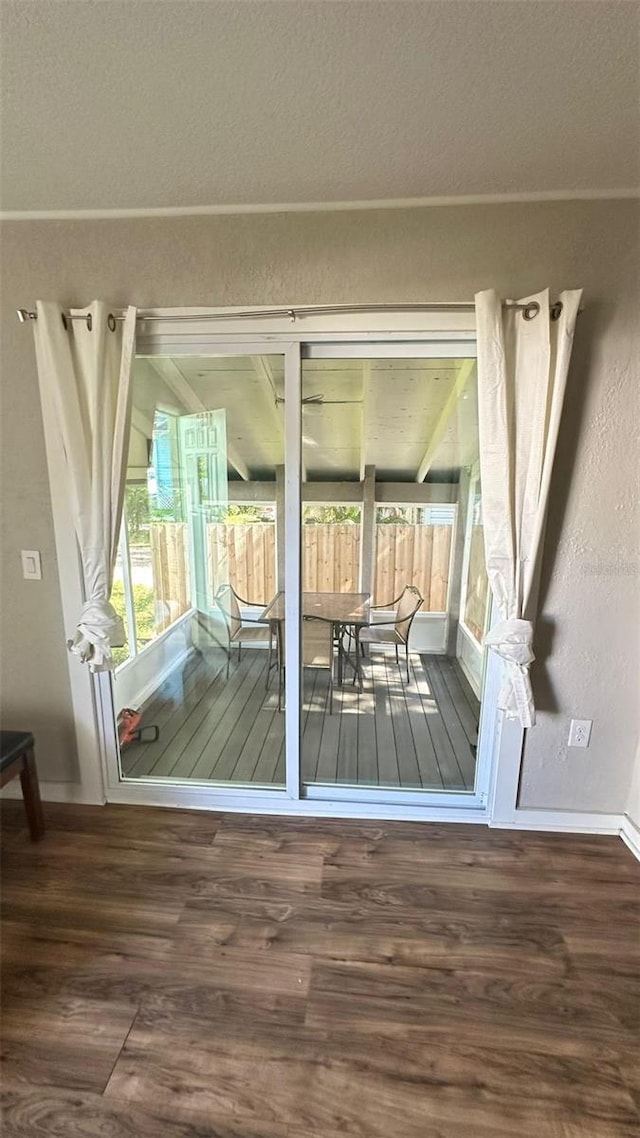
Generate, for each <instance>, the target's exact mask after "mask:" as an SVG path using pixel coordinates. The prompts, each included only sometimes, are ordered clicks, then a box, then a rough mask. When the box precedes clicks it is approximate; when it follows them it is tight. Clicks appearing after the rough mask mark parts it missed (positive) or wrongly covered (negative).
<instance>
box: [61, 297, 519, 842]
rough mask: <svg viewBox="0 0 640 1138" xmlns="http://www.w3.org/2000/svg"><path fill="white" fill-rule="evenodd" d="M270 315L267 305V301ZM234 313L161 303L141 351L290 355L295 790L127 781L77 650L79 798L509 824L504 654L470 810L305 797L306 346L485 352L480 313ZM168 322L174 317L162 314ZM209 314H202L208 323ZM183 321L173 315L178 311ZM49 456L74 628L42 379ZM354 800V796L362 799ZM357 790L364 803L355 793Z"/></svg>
mask: <svg viewBox="0 0 640 1138" xmlns="http://www.w3.org/2000/svg"><path fill="white" fill-rule="evenodd" d="M260 311H262V312H264V311H265V310H264V309H261V310H260ZM233 312H234V310H232V309H226V310H221V309H201V310H199V312H198V314H197V315H193V316H192V313H193V310H189V320H188V321H186V322H184V323H182V322H181V323H180V324H176V323H175V322H174V321H175V318H176V316H186V312H185V311H184V310H180V309H162V310H161V309H158V310H156V311H155V313H154V315H155V316H156V317H157V318H158V319H157V321H154V322H153V323H152V322H147V323H144V322H141V326H140V328H139V332H138V336H137V345H136V348H137V353H138V354H139V355H145V354H165V355H166V354H173V355H185V354H189V355H193V354H202V355H212V354H215V352H216V349H217V350H218V351H219V352H220V353H221V354H224V355H227V354H236V355H238V354H242V355H251V354H256V353H260V354H267V353H273V354H283V355H284V356H285V376H286V385H287V389H286V395H288V398H285V446H286V448H287V454H286V458H287V462H286V467H287V470H288V473H287V474H286V475H285V516H286V523H287V524H288V526H289V540H288V542H287V543H286V544H287V547H286V548H285V584H286V591H287V596H288V602H287V603H288V605H290V606H291V612H290V613H288V616H289V617H290V619H288V620H287V622H286V636H287V644H286V650H287V658H288V660H289V661H290V662H291V663H293V664H294V665H295V664H296V662H297V663H298V667H295V666H294V667H289V668H287V679H286V695H287V706H288V708H289V711H288V713H287V721H286V725H285V733H286V749H287V760H286V770H287V789H286V790H266V791H257V792H254V791H251V790H244V789H243V790H241V791H238V790H237V789H233V788H227V787H212V786H211V784H195V783H194V784H192V785H189V786H185V784H184V783H178V782H173V781H171V780H163V783H162V785H160V783H159V781H157V780H156V781H154V780H151V779H149V780H147V779H144V780H143V779H140V780H136V781H135V784H134V782H133V780H131V781H120V780H119V778H117V770H118V767H117V761H116V763H115V764H114V749H115V725H114V717H113V698H112V693H111V682H112V680H111V676H110V675H105V674H103V675H99V676H92V675H91V673H90V672H89V669H88V668H87V667H86V665H83V664H81V663H80V661H79V660H78V658H77V657H76V656H73V655H71V654H70V653H69V655H68V668H69V679H70V686H71V696H72V707H73V715H74V725H75V732H76V741H77V747H78V759H79V770H80V780H81V783H80V786H79V787H76V788H75V791H74V793H73V797H74V799H75V800H76V801H84V802H92V803H103V802H104V801H105V800H106V799H107V798H108V799H109V801H119V802H146V803H149V804H156V805H166V806H182V807H191V808H200V809H218V810H219V809H224V810H239V811H255V812H263V813H295V814H311V815H321V816H322V815H324V816H327V815H331V816H336V817H340V816H343V817H371V818H410V819H416V820H418V819H420V820H440V821H467V822H472V821H475V822H484V823H493V824H498V825H501V824H502V825H504V824H508V823H509V822H510V821H512V820H513V819H514V818H515V814H516V805H517V793H518V781H519V774H520V764H521V756H522V747H523V741H524V731H523V729H522V728H521V727H520V726H519V725H518V724H515V723H514V722H506V721H504V717H503V715H502V713H501V712H498V710H497V693H498V689H499V684H500V678H501V662H500V660H499V658H498V657H497V655H496V654H495V653H490V654H489V657H488V661H487V668H486V679H485V690H484V700H483V705H484V707H483V722H482V730H481V739H480V745H479V748H478V765H479V770H480V771H481V774H482V781H481V783H480V784H479V785H478V786H477V787H476V794H475V795H467V797H468V798H469V805H465V806H461V805H460V799H461V796H459V795H449V794H446V793H445V794H442V793H440V794H438V793H437V792H434V793H433V794H431V793H428V792H426V791H422V792H421V791H415V792H409V791H407V792H402V791H399V792H393V791H389V797H388V798H386V799H385V798H384V797H383V796H384V794H385V792H384V791H382V790H377V791H366V790H365V789H364V788H362V789H360V790H359V789H358V788H353V789H352V788H335V787H332V788H325V787H317V786H314V787H308V788H306V793H305V796H304V797H300V794H301V790H300V776H299V762H298V749H299V731H300V668H299V659H300V640H299V636H300V633H299V620H298V619H296V618H298V617H299V589H300V543H299V531H300V524H301V519H300V496H301V461H300V460H301V455H300V448H301V441H300V382H301V380H300V345H301V344H303V343H304V344H308V345H314V348H313V351H314V354H315V353H317V354H321V353H324V354H330V353H332V352H333V354H335V352H336V350H338V349H339V351H340V354H341V355H343V356H347V355H358V354H360V355H361V354H362V351H363V349H362V345H363V344H365V343H372V342H375V343H376V344H377V345H378V346H377V348H376V354H380V355H382V354H387V355H389V356H395V357H398V356H403V355H404V356H412V355H415V354H418V353H417V349H419V354H420V355H423V356H427V355H429V354H430V355H433V356H443V355H447V356H453V355H458V356H462V355H469V354H475V319H474V314H473V313H466V312H465V313H461V312H451V313H443V312H439V313H415V312H403V311H402V309H399V310H398V311H397V312H389V313H386V312H385V313H372V314H370V315H368V314H366V313H357V314H355V313H354V314H332V315H318V316H310V317H303V318H296V319H295V320H291V319H286V318H282V317H274V318H268V317H264V316H262V317H257V318H256V319H255V320H250V321H249V320H243V321H242V323H240V322H239V321H238V320H237V319H234V318H233ZM214 313H215V314H217V315H220V316H221V317H222V316H225V315H228V316H229V320H228V321H225V320H224V319H220V320H217V321H216V322H215V323H212V322H209V321H208V320H207V319H206V318H207V316H208V315H210V314H214ZM163 316H166V317H168V318H169V319H168V320H167V321H166V322H164V321H163V320H162V317H163ZM198 316H202V319H199V318H198ZM171 318H173V320H172V319H171ZM40 393H41V403H42V411H43V421H44V429H45V442H46V451H47V463H48V468H49V479H50V487H51V499H52V508H53V519H54V528H55V539H56V550H57V556H58V570H59V576H60V591H61V598H62V611H63V618H64V621H65V627H66V628H67V629H72V628H74V627H75V624H76V620H77V615H78V612H79V609H80V606H81V604H82V600H83V581H82V571H81V565H80V559H79V555H78V551H77V545H76V540H75V530H74V524H73V516H72V513H71V508H70V502H69V499H68V497H67V495H66V494H65V492H64V455H63V452H62V447H61V443H60V440H59V437H58V432H57V429H56V425H55V417H54V410H53V407H52V405H51V399H50V395H49V393H48V392H47V390H46V386H45V385H43V384H42V383H41V386H40ZM352 796H353V797H352ZM356 798H357V801H356V800H355V799H356Z"/></svg>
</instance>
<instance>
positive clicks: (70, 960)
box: [2, 802, 640, 1138]
mask: <svg viewBox="0 0 640 1138" xmlns="http://www.w3.org/2000/svg"><path fill="white" fill-rule="evenodd" d="M2 813H3V827H2V846H3V850H2V854H3V896H2V917H3V936H2V970H3V1002H4V1008H3V1013H4V1014H3V1030H2V1037H3V1038H2V1045H3V1060H4V1062H3V1079H2V1108H3V1126H2V1134H3V1138H632V1136H636V1138H637V1136H638V1134H640V1115H639V1107H640V1079H639V1077H638V1070H639V1067H638V1050H637V1048H638V1026H639V1009H638V970H639V968H640V903H639V901H640V891H639V889H638V885H639V882H640V867H639V866H638V864H637V863H636V862H635V861H634V859H633V857H632V855H631V853H630V852H629V851H628V850H627V849H626V847H625V846H624V845H623V844H622V842H621V841H620V840H619V839H617V838H601V837H598V838H595V837H593V838H591V837H581V836H577V835H545V834H538V833H522V832H518V833H515V832H509V831H505V830H488V829H486V828H485V827H480V826H474V825H467V826H461V825H455V826H453V825H452V826H439V825H431V824H418V823H385V822H355V821H353V822H352V821H343V820H323V819H322V820H321V819H295V818H293V819H291V818H290V819H283V818H273V817H268V818H267V817H256V816H253V817H252V816H248V815H239V814H236V815H223V814H214V813H210V814H208V813H190V812H185V811H173V810H157V809H150V808H141V807H131V806H106V807H81V806H75V807H74V806H57V805H52V804H45V813H46V821H47V827H48V829H47V833H46V836H45V838H44V840H43V841H42V842H41V843H39V844H32V843H30V842H29V840H28V838H27V834H26V827H25V822H24V814H23V811H22V804H21V803H19V802H4V803H3V804H2Z"/></svg>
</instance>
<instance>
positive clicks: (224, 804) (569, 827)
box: [2, 779, 640, 861]
mask: <svg viewBox="0 0 640 1138" xmlns="http://www.w3.org/2000/svg"><path fill="white" fill-rule="evenodd" d="M40 796H41V798H42V801H43V802H68V803H75V804H77V805H80V804H82V805H102V804H103V803H96V802H95V799H91V798H89V797H87V795H86V793H85V792H84V791H83V788H82V786H81V785H80V783H78V782H41V783H40ZM2 797H3V798H9V799H17V798H21V797H22V791H21V787H20V782H19V780H18V779H14V780H13V782H10V783H8V784H7V786H5V787H4V789H3V791H2ZM109 801H111V802H120V803H123V804H124V803H128V804H131V805H133V804H136V805H140V806H142V805H147V806H165V807H168V808H169V809H171V808H173V809H176V808H177V809H182V810H185V809H187V810H215V811H223V812H229V813H237V812H240V813H246V812H249V813H258V814H276V815H277V814H281V815H284V816H288V817H291V816H292V815H297V816H298V817H316V818H327V817H329V818H360V819H370V820H371V821H373V820H375V819H377V820H383V819H386V820H389V821H390V820H397V821H401V820H406V819H407V818H412V819H413V820H415V821H421V822H436V823H438V822H439V823H446V822H467V823H471V824H475V825H478V824H480V825H485V826H486V825H488V826H489V827H490V828H492V829H501V830H536V831H539V832H541V833H562V834H602V835H606V834H611V835H614V836H619V837H620V838H621V839H622V841H623V842H624V844H625V845H626V846H627V847H628V848H629V849H630V850H631V852H632V854H633V855H634V857H636V858H637V859H638V860H639V861H640V828H639V827H638V826H637V825H636V824H635V822H633V821H632V820H631V818H630V817H629V816H628V814H589V813H577V812H576V813H574V812H569V811H560V810H517V811H516V814H515V817H514V819H513V820H512V821H501V822H493V821H491V820H490V819H489V818H487V815H486V813H485V812H484V811H483V810H469V809H464V808H463V809H459V810H456V809H448V810H447V809H444V810H438V809H434V808H431V809H429V808H426V809H423V810H421V809H419V808H418V809H416V808H414V809H412V810H410V811H407V808H406V807H404V808H402V807H396V808H394V807H393V806H390V805H389V804H387V805H386V806H385V805H382V804H380V805H372V804H371V803H355V802H352V803H346V802H345V803H338V802H336V803H329V802H320V801H313V800H310V799H301V800H300V801H298V802H293V801H291V799H287V798H285V797H284V796H281V795H278V796H277V798H275V796H274V799H273V800H272V801H271V802H268V801H265V798H263V797H260V798H256V797H253V798H252V797H251V796H250V797H248V798H243V797H242V796H241V795H229V796H227V795H222V794H216V793H215V791H209V792H208V793H207V792H205V793H204V794H203V793H202V788H200V787H198V788H196V787H194V788H193V790H190V789H188V788H183V787H176V786H167V787H158V786H153V785H149V784H148V783H146V784H145V783H141V784H138V785H134V784H133V783H131V782H124V783H121V784H120V786H119V787H117V789H114V790H112V791H111V792H110V793H109Z"/></svg>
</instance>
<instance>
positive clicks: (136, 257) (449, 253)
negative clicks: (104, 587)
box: [1, 201, 640, 812]
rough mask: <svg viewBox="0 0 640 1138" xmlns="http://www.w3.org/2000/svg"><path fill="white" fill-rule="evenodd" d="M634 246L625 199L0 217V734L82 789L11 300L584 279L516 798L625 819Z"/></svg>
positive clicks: (633, 535)
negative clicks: (90, 217) (25, 552)
mask: <svg viewBox="0 0 640 1138" xmlns="http://www.w3.org/2000/svg"><path fill="white" fill-rule="evenodd" d="M638 250H639V243H638V205H637V203H636V202H632V201H626V202H622V201H611V202H606V201H597V202H554V203H526V204H500V205H498V204H496V205H485V206H462V207H426V208H421V209H413V210H390V211H363V212H350V211H345V212H343V213H331V212H327V213H298V214H289V215H286V214H268V215H245V216H225V217H201V218H171V219H169V218H166V219H135V220H133V219H131V220H128V219H121V220H103V221H100V220H96V221H79V222H73V221H64V222H54V221H49V222H12V223H5V224H4V225H3V227H2V295H1V304H2V331H3V336H2V389H1V390H2V462H3V468H4V475H3V490H4V493H3V497H4V511H3V546H2V550H3V552H2V576H3V603H2V629H1V631H2V662H3V677H2V682H3V694H2V704H3V710H4V716H5V722H6V725H7V726H11V725H16V726H27V727H32V728H33V729H34V730H35V731H36V733H37V735H38V742H39V748H38V754H39V762H40V768H41V777H43V778H44V779H49V780H62V781H64V780H69V781H73V780H74V778H75V777H76V757H75V755H74V750H73V731H72V721H71V705H70V693H69V682H68V679H67V668H66V661H65V654H66V649H65V647H64V634H65V630H64V629H63V627H62V619H61V606H60V597H59V586H58V579H57V572H56V558H55V547H54V540H53V526H52V519H51V508H50V501H49V491H48V483H47V469H46V462H45V454H44V444H43V432H42V424H41V416H40V406H39V398H38V386H37V377H36V370H35V361H34V351H33V337H32V334H31V331H30V329H29V328H25V327H22V326H21V325H19V324H18V322H17V320H16V317H15V308H16V307H17V306H25V307H31V306H32V305H33V303H34V301H35V300H36V298H43V299H56V300H59V301H60V302H61V303H63V304H66V305H69V304H84V303H86V302H88V301H89V300H91V299H92V298H94V297H95V296H99V297H104V298H108V299H109V300H111V301H112V302H113V304H114V305H123V304H125V303H128V302H132V303H134V304H138V305H140V306H154V305H158V306H160V305H163V306H173V305H227V304H229V305H244V304H248V305H251V304H256V305H269V304H286V303H297V304H304V303H312V302H313V303H341V302H342V303H348V302H352V301H353V302H362V303H367V302H376V303H379V302H385V301H398V302H409V301H429V300H452V301H454V300H469V299H470V298H471V297H472V296H473V294H474V292H476V291H477V290H479V289H482V288H487V287H494V288H496V289H497V290H498V291H499V292H500V293H501V294H502V295H504V296H510V297H514V296H524V295H527V294H528V293H531V292H535V291H537V290H538V289H540V288H543V287H545V286H546V285H549V286H550V287H551V289H552V291H553V292H554V293H555V292H557V291H558V290H559V289H561V288H564V287H579V286H583V287H584V289H585V298H584V302H585V306H586V308H585V311H584V313H583V314H582V315H581V316H580V317H579V322H578V331H577V335H576V340H575V351H574V358H573V364H572V368H571V375H570V379H569V388H568V393H567V401H566V408H565V414H564V419H563V424H562V430H561V437H560V443H559V451H558V459H557V463H556V469H555V473H554V480H553V486H552V494H551V509H550V517H549V524H548V530H547V553H546V557H545V561H544V566H543V574H542V596H541V606H542V610H543V618H542V620H541V623H540V627H539V635H538V649H537V650H538V655H539V658H540V659H539V662H538V663H537V664H536V665H535V667H534V684H535V688H536V694H537V699H538V703H539V706H540V707H541V709H542V710H541V712H540V716H539V723H538V725H537V726H536V727H535V729H533V730H532V731H531V732H530V733H529V738H528V740H527V744H526V751H525V758H524V765H523V772H522V784H521V803H522V804H523V805H525V806H528V807H540V808H544V807H548V808H558V809H566V810H601V811H616V812H617V811H621V810H623V809H624V807H625V803H626V799H627V794H628V788H629V783H630V779H631V770H632V765H633V759H634V754H635V749H636V737H637V726H638V725H637V690H638V688H637V684H638V638H637V635H636V634H635V633H634V634H631V632H630V630H631V629H637V627H638V623H637V621H638V590H637V576H638V533H639V532H640V526H639V525H638V518H637V514H636V513H635V512H634V511H635V510H637V500H638V495H637V493H636V492H635V490H636V488H635V487H634V477H635V473H636V469H637V464H634V462H633V458H632V456H633V455H634V453H635V454H637V441H638V440H637V434H638V423H639V422H640V414H639V407H638V391H639V384H638V374H637V360H638V312H639V311H640V289H639V272H638V269H639V264H638ZM24 548H26V549H39V550H40V551H41V553H42V562H43V579H42V581H41V582H27V581H23V580H22V576H21V568H20V549H24ZM66 631H67V632H69V631H70V630H66ZM551 651H552V652H553V655H552V656H550V655H549V653H550V652H551ZM572 716H576V717H579V718H593V720H594V727H593V734H592V741H591V746H590V747H589V749H588V750H586V751H585V750H569V749H568V748H567V746H566V740H567V732H568V726H569V720H570V718H571V717H572Z"/></svg>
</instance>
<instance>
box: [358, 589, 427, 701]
mask: <svg viewBox="0 0 640 1138" xmlns="http://www.w3.org/2000/svg"><path fill="white" fill-rule="evenodd" d="M423 604H424V599H423V597H422V594H421V593H420V590H419V589H416V587H415V585H405V587H404V589H403V590H402V592H401V593H400V596H399V597H396V598H395V600H393V601H389V602H388V603H387V604H385V605H372V606H371V611H372V612H373V611H375V610H376V609H392V608H395V610H396V615H395V617H394V619H393V620H381V621H379V622H378V623H377V624H370V625H368V627H367V628H363V629H362V630H361V632H360V647H361V650H362V655H363V656H364V654H365V644H393V645H395V649H396V663H397V664H398V667H400V656H399V651H398V650H399V648H400V646H401V645H403V644H404V654H405V663H406V667H407V683H408V684H409V683H410V682H411V679H410V676H409V633H410V631H411V625H412V624H413V618H414V617H415V615H416V613H417V611H418V609H419V608H421V607H422V605H423Z"/></svg>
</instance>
